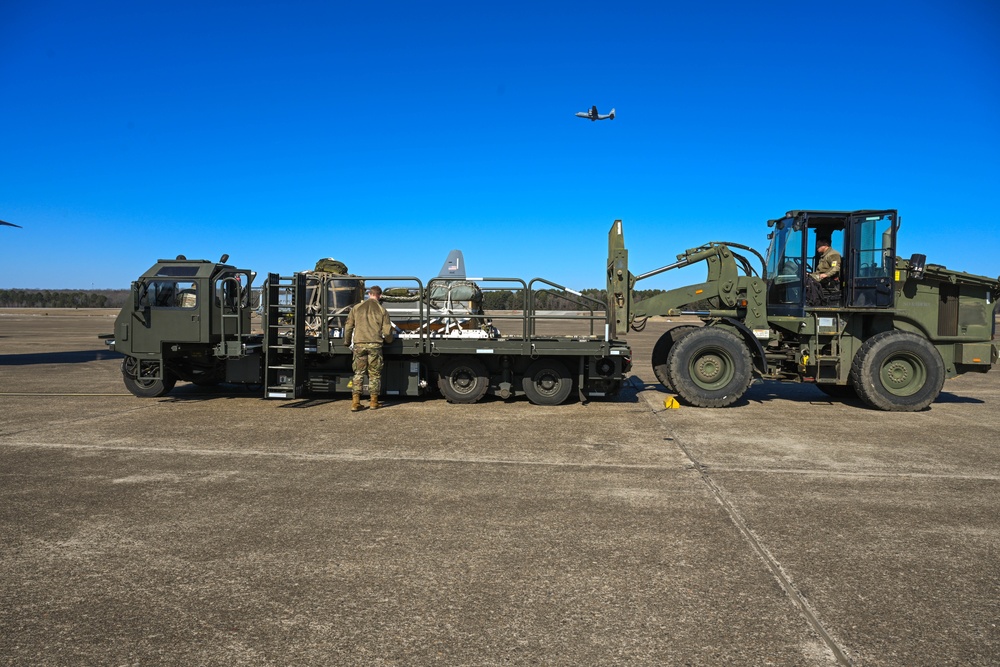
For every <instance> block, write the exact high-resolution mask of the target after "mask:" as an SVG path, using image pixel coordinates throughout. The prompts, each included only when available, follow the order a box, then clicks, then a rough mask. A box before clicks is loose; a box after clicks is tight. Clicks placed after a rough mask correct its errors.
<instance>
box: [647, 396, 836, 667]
mask: <svg viewBox="0 0 1000 667" xmlns="http://www.w3.org/2000/svg"><path fill="white" fill-rule="evenodd" d="M646 404H647V405H650V403H649V401H648V400H647V401H646ZM650 408H651V412H653V414H654V415H655V416H656V419H657V420H659V421H660V423H661V424H663V425H664V426H665V427H666V426H667V422H666V419H665V417H664V416H662V415H663V414H664V413H666V412H669V411H668V410H660V411H656V410H653V409H652V405H650ZM672 442H674V443H675V444H676V445H677V447H678V448H679V449H680V450H681V451H682V452H683V453H684V456H686V457H687V458H688V460H689V461H690V462H691V464H692V465H693V466H694V468H695V470H696V471H697V472H698V475H699V477H701V480H702V481H703V482H704V483H705V485H706V486H708V489H709V491H711V493H712V495H713V496H714V497H715V500H716V501H717V502H718V503H719V504H720V505H722V508H723V510H725V512H726V515H727V516H728V517H729V520H730V521H732V522H733V525H735V526H736V529H737V530H739V532H740V534H742V535H743V538H744V539H745V540H746V541H747V543H748V544H750V547H751V549H752V550H753V551H754V553H756V554H757V556H758V557H759V558H760V559H761V560H762V561H764V565H765V566H767V569H768V570H769V571H770V572H771V575H772V576H773V577H774V578H775V579H776V580H777V582H778V585H779V586H781V589H782V590H783V591H785V594H786V595H787V596H788V598H789V599H790V600H791V601H792V604H793V605H794V606H795V607H796V608H797V609H798V611H799V613H800V614H801V615H802V617H803V618H804V619H805V620H806V623H808V625H809V627H811V628H812V629H813V632H815V633H816V634H817V635H819V637H820V639H821V640H822V641H823V643H824V644H826V646H827V648H828V649H829V650H830V652H831V653H833V657H834V658H835V659H836V661H837V664H839V665H842V666H843V667H851V666H852V665H853V662H852V661H851V659H850V658H849V657H848V656H847V649H846V648H845V647H843V646H841V645H840V644H839V643H838V642H837V640H836V639H834V638H833V635H831V634H830V632H829V631H828V630H827V629H826V627H825V626H824V625H823V622H822V621H820V620H819V617H818V616H817V615H816V612H815V611H814V610H813V608H812V607H811V606H810V605H809V602H808V601H807V600H806V599H805V597H804V596H803V595H802V594H801V593H800V592H799V590H798V588H796V586H795V584H794V583H793V582H792V578H791V576H789V575H788V574H787V573H786V572H785V569H784V568H783V567H782V566H781V563H780V562H779V561H778V559H777V558H775V557H774V556H773V555H772V554H771V552H770V550H768V548H767V547H766V546H765V545H764V543H763V541H762V540H761V539H760V538H758V537H757V535H756V533H754V531H753V530H752V529H751V528H750V526H749V525H748V524H747V522H746V520H745V519H744V518H743V516H742V514H741V513H740V511H739V509H737V507H736V505H735V504H734V503H732V502H731V501H730V500H729V499H728V497H727V495H726V493H725V492H724V491H723V489H722V487H721V486H719V485H718V484H717V483H716V482H715V480H714V479H712V477H711V475H710V474H709V471H710V468H709V467H708V466H705V465H703V464H702V463H701V462H700V461H698V459H696V458H695V457H694V455H693V454H692V453H691V451H690V450H689V449H688V448H687V447H686V446H685V445H684V443H683V442H681V440H680V438H678V437H676V436H672ZM756 472H761V471H756Z"/></svg>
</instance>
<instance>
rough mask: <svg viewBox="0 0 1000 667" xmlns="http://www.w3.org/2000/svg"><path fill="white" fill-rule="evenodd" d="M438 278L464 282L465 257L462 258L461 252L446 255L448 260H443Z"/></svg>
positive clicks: (455, 251) (456, 251)
mask: <svg viewBox="0 0 1000 667" xmlns="http://www.w3.org/2000/svg"><path fill="white" fill-rule="evenodd" d="M438 278H447V279H450V280H465V257H463V256H462V251H461V250H452V251H451V252H449V253H448V259H446V260H444V266H442V267H441V273H439V274H438Z"/></svg>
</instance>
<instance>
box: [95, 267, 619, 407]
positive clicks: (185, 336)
mask: <svg viewBox="0 0 1000 667" xmlns="http://www.w3.org/2000/svg"><path fill="white" fill-rule="evenodd" d="M455 252H457V251H455ZM459 258H460V255H459ZM451 259H452V258H451V257H449V261H451ZM227 262H228V256H227V255H224V256H223V257H222V258H221V259H220V260H219V261H218V262H211V261H207V260H200V259H199V260H189V259H186V258H184V257H183V256H179V257H177V258H175V259H160V260H158V261H157V262H156V263H155V264H153V266H152V267H150V269H149V270H148V271H146V272H145V273H144V274H143V275H142V276H141V277H140V278H139V279H138V280H137V281H135V282H134V283H133V284H132V288H131V299H130V301H129V303H128V304H126V306H125V307H124V308H123V309H122V311H121V313H120V314H119V315H118V318H117V320H116V322H115V332H114V337H113V339H111V340H109V341H108V344H109V346H110V347H111V348H112V349H113V350H116V351H119V352H121V353H123V354H124V359H123V362H122V377H123V380H124V383H125V386H126V387H127V388H128V390H129V391H130V392H132V393H133V394H135V395H136V396H142V397H158V396H163V395H164V394H166V393H168V392H169V391H171V390H172V389H173V387H174V386H175V384H176V383H177V382H179V381H185V382H192V383H195V384H198V385H215V384H221V383H226V384H230V385H243V386H244V387H249V388H252V389H254V390H259V391H261V392H262V394H263V396H264V397H265V398H272V399H290V398H298V397H302V396H307V395H311V396H325V395H331V394H337V393H343V394H350V393H351V392H352V391H353V387H352V386H351V383H352V380H353V372H352V370H351V358H352V353H351V348H350V347H349V341H345V340H344V338H343V329H344V325H345V323H346V319H347V315H348V313H349V311H350V309H351V307H353V306H354V305H355V304H357V303H359V302H360V301H361V299H362V297H363V294H364V289H365V285H366V284H368V285H371V284H373V283H374V281H377V282H378V283H379V284H380V286H382V287H383V289H384V294H385V295H387V299H386V302H385V305H386V308H387V309H388V310H389V313H390V318H391V320H392V322H393V325H394V326H395V328H396V335H395V340H393V341H392V342H391V343H389V344H387V345H386V346H385V348H384V357H385V368H384V370H383V376H382V393H383V394H384V395H399V396H403V395H405V396H419V395H422V394H424V393H427V392H429V391H433V390H435V389H436V390H438V391H440V393H441V394H442V395H443V396H444V397H445V398H446V399H447V400H448V401H450V402H453V403H474V402H476V401H478V400H479V399H480V398H482V397H483V396H484V395H486V394H492V395H495V396H499V397H501V398H512V397H517V396H526V397H527V398H528V400H530V401H531V402H532V403H535V404H541V405H556V404H559V403H563V402H564V401H566V400H567V399H569V398H570V397H571V396H572V395H573V391H574V389H575V391H576V395H577V396H578V397H579V398H580V399H581V400H587V399H590V398H594V397H604V396H613V395H615V394H617V393H618V391H619V390H620V389H621V387H622V383H623V379H624V377H625V375H626V374H627V373H628V371H629V370H630V367H631V351H630V349H629V347H628V345H627V344H626V343H625V342H623V341H620V340H616V339H613V338H611V337H610V336H609V332H610V328H611V327H610V324H609V322H608V320H607V311H606V308H605V304H603V303H601V302H599V301H596V300H594V299H591V298H588V297H586V296H585V295H582V294H580V293H579V292H577V291H574V290H570V289H568V288H566V287H564V286H562V285H559V284H557V283H554V282H551V281H548V280H545V279H542V278H535V279H533V280H531V281H530V282H525V281H524V280H520V279H514V278H467V277H466V276H465V275H464V271H456V269H457V268H458V267H464V261H460V259H459V260H456V261H454V262H451V263H450V264H449V262H446V264H445V268H444V269H442V274H440V275H439V276H438V277H436V278H433V279H431V280H430V281H428V282H427V284H426V285H425V284H424V283H423V282H422V281H421V280H420V279H418V278H416V277H412V276H355V275H351V274H348V273H347V271H346V267H344V266H343V265H340V264H339V263H338V262H335V261H332V260H322V261H321V262H320V263H317V267H316V269H315V270H311V271H302V272H298V273H295V274H293V275H290V276H281V275H279V274H276V273H270V274H268V276H267V279H266V281H265V282H264V285H263V288H262V289H261V299H260V300H261V303H260V304H259V306H255V304H254V303H253V298H252V295H253V289H252V285H253V281H254V279H255V276H256V273H255V272H254V271H251V270H248V269H241V268H237V267H236V266H233V265H230V264H228V263H227ZM495 289H510V290H511V291H512V293H515V294H518V295H520V299H521V301H520V303H519V309H518V310H511V311H504V312H497V313H491V314H487V313H486V312H484V311H483V310H482V298H483V293H484V290H485V291H489V290H495ZM542 293H548V294H556V295H559V296H560V297H562V298H564V299H568V300H570V301H571V302H572V303H573V304H575V307H576V308H577V310H576V311H575V312H572V313H563V312H547V311H543V310H541V309H539V308H538V307H537V306H538V303H539V295H540V294H542ZM256 313H259V316H260V323H259V326H256V327H255V326H254V324H255V322H256V317H254V316H255V314H256ZM565 330H568V331H569V333H565ZM362 393H365V394H367V393H368V391H367V387H365V388H362Z"/></svg>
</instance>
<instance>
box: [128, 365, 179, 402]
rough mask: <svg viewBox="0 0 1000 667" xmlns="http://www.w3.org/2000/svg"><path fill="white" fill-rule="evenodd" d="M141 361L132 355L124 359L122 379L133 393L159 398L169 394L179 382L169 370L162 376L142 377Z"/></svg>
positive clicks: (142, 396) (141, 396) (143, 396)
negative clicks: (139, 366)
mask: <svg viewBox="0 0 1000 667" xmlns="http://www.w3.org/2000/svg"><path fill="white" fill-rule="evenodd" d="M139 363H140V362H139V361H138V360H137V359H134V358H132V357H125V358H124V359H123V360H122V381H123V382H124V383H125V388H126V389H128V390H129V392H130V393H131V394H133V395H135V396H138V397H139V398H159V397H160V396H165V395H167V394H169V393H170V390H171V389H173V388H174V385H175V384H177V378H175V377H174V376H173V375H171V374H170V373H169V372H164V375H163V377H162V378H149V377H141V375H142V374H141V373H139V372H137V367H138V365H139ZM136 375H139V376H140V377H136Z"/></svg>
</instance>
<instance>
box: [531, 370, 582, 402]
mask: <svg viewBox="0 0 1000 667" xmlns="http://www.w3.org/2000/svg"><path fill="white" fill-rule="evenodd" d="M521 388H522V389H524V393H525V395H526V396H527V397H528V400H529V401H531V402H532V403H534V404H535V405H559V404H561V403H563V402H565V401H566V399H567V398H569V394H570V392H571V391H573V377H572V376H571V375H570V374H569V370H568V369H567V368H566V364H564V363H563V362H561V361H559V360H558V359H538V360H536V361H535V362H533V363H532V364H531V365H530V366H528V368H527V370H525V371H524V377H523V378H522V380H521Z"/></svg>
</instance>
